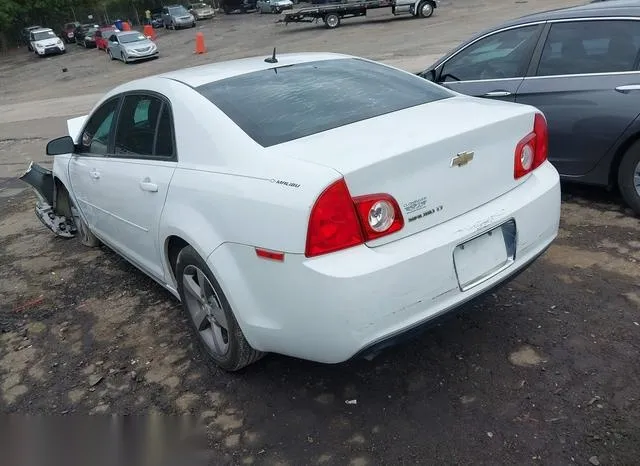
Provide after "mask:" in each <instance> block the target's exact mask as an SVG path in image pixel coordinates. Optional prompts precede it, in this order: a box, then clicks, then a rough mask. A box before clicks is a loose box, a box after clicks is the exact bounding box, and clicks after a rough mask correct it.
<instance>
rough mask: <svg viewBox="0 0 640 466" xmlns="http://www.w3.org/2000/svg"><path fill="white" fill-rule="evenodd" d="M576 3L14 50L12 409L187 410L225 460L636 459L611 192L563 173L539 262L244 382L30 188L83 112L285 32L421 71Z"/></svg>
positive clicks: (629, 315) (2, 189)
mask: <svg viewBox="0 0 640 466" xmlns="http://www.w3.org/2000/svg"><path fill="white" fill-rule="evenodd" d="M575 3H577V2H562V1H557V0H556V1H542V0H540V1H529V2H516V3H502V2H500V3H498V2H497V1H493V0H487V1H484V2H481V1H473V0H466V1H462V2H455V4H454V3H452V2H442V3H441V4H440V8H439V9H438V10H437V12H436V15H435V16H434V17H433V18H431V19H428V20H413V19H411V20H405V19H394V20H389V15H388V14H387V15H386V16H378V17H377V19H375V20H369V21H365V20H347V21H345V22H344V23H343V25H342V26H341V27H340V28H338V29H336V30H334V31H327V30H325V29H324V28H322V27H321V25H317V26H316V25H301V26H288V27H287V28H285V27H284V26H281V25H274V24H273V21H274V19H275V18H274V17H273V16H271V15H258V14H255V15H253V14H252V15H244V16H241V15H233V16H227V17H225V16H220V17H219V18H216V19H215V20H213V21H210V22H203V23H201V24H200V25H199V28H200V30H202V31H204V32H205V35H206V38H207V46H208V48H209V51H208V53H207V54H206V55H202V56H197V55H193V54H192V50H193V44H194V41H193V39H194V31H193V30H185V31H176V32H173V31H169V32H164V31H162V32H161V36H160V38H159V39H158V43H159V47H160V49H161V50H162V51H163V56H162V57H161V58H160V59H158V60H156V61H153V62H148V63H140V64H136V65H131V66H127V65H124V64H122V63H119V62H114V63H112V62H109V61H108V60H107V59H106V57H105V56H104V54H103V53H101V52H98V51H96V50H83V49H80V48H78V47H76V46H73V45H71V46H70V51H69V53H68V54H66V55H65V56H60V57H51V58H47V59H37V58H36V57H34V56H32V55H31V54H27V52H26V51H24V50H22V51H19V53H16V54H14V55H13V56H10V57H8V58H5V59H4V60H2V61H0V83H1V85H0V412H2V413H30V414H71V413H74V414H86V413H93V414H98V413H100V414H106V413H116V414H132V413H136V414H142V413H162V414H190V415H191V418H192V419H193V420H194V421H195V420H197V421H198V422H199V424H198V425H199V426H200V429H199V430H198V431H196V434H197V435H196V436H197V438H198V439H202V441H203V443H201V444H200V443H199V445H201V446H202V447H204V451H203V452H204V457H205V459H206V461H209V462H210V464H267V465H276V464H280V465H301V464H327V465H333V464H337V465H343V464H344V465H347V464H348V465H354V466H356V465H359V466H364V465H376V464H549V465H561V464H586V465H589V464H592V465H597V464H603V465H606V464H621V465H622V464H625V465H627V464H637V463H638V457H639V456H640V364H638V360H639V357H640V220H639V219H638V218H637V217H634V216H633V215H632V213H631V212H630V210H629V209H626V208H625V207H624V205H623V204H622V201H621V200H620V198H619V197H618V196H617V195H616V194H615V193H607V192H605V191H603V190H600V189H592V188H585V187H575V186H570V185H566V186H563V191H564V193H563V209H562V222H561V231H560V236H559V238H558V239H557V241H556V242H555V244H554V245H553V246H552V248H551V249H550V250H549V251H548V252H547V253H546V254H545V255H544V256H543V257H542V258H541V259H540V260H539V261H537V262H536V263H535V264H534V265H533V266H532V267H531V268H530V269H528V270H527V271H526V272H524V273H523V274H522V275H520V276H519V277H518V278H517V279H516V280H515V281H513V282H511V283H510V284H509V285H508V286H507V287H505V288H502V289H500V290H499V291H496V292H495V293H494V294H490V295H488V296H486V297H485V298H484V299H482V300H479V301H476V302H473V303H471V304H469V305H468V306H466V307H465V308H464V309H462V310H461V312H460V313H455V314H453V315H450V316H449V319H447V320H444V321H442V322H440V323H439V325H435V326H433V327H432V328H430V329H429V330H427V331H426V333H424V334H423V335H422V336H420V337H419V338H417V339H415V340H413V341H410V342H407V343H406V344H403V345H401V346H398V347H395V348H393V349H390V350H387V351H385V352H384V353H382V354H380V355H379V356H378V357H376V358H375V359H373V360H372V361H367V360H356V361H352V362H349V363H345V364H341V365H321V364H315V363H310V362H306V361H300V360H296V359H292V358H286V357H281V356H276V355H270V356H267V357H266V358H264V359H263V360H261V361H260V362H258V363H257V364H255V365H253V366H250V367H249V368H247V370H245V371H243V372H242V373H239V374H235V375H230V374H225V373H223V372H220V371H217V370H216V369H214V368H212V367H211V366H210V365H208V364H207V363H206V361H205V359H204V358H203V357H202V355H201V354H200V353H199V351H198V350H197V348H196V347H195V345H194V344H193V343H194V341H193V339H192V338H191V334H190V333H189V329H188V327H187V321H186V316H185V315H183V313H182V311H181V309H180V307H179V304H178V303H177V302H176V300H174V299H173V298H172V297H171V296H170V295H169V294H168V293H167V292H165V291H163V290H162V289H161V288H160V287H159V286H158V285H156V284H155V283H154V282H153V281H152V280H150V279H148V278H146V277H145V276H144V275H142V274H141V273H140V272H138V271H137V270H136V269H135V268H133V267H132V266H131V265H129V264H128V263H127V262H126V261H124V260H123V259H121V258H120V257H118V256H117V255H115V254H114V253H113V252H111V251H110V250H108V249H106V248H104V247H101V248H99V249H96V250H89V249H85V248H83V247H81V246H80V245H79V243H78V242H76V241H75V240H63V239H60V238H56V237H54V236H53V235H51V234H50V233H49V232H48V230H46V229H45V228H44V227H43V226H42V225H41V224H40V223H39V222H38V220H37V219H36V218H35V216H34V214H33V203H34V197H33V195H32V194H31V193H30V191H29V190H26V189H24V186H23V184H22V183H21V182H20V181H17V180H16V179H15V177H16V176H18V175H19V174H20V173H21V171H22V170H24V168H25V167H26V165H27V164H28V161H29V160H37V161H46V157H44V156H43V155H42V154H43V148H44V144H45V143H46V141H47V139H49V138H52V137H55V136H58V135H62V134H64V132H65V119H66V118H68V117H71V116H76V115H79V114H84V113H86V112H87V111H88V110H89V109H90V108H91V106H92V105H93V103H94V102H95V100H97V98H98V96H99V94H100V93H101V92H104V91H106V90H107V89H108V88H110V87H111V86H113V85H115V84H117V83H120V82H124V81H126V80H129V79H133V78H135V77H139V76H145V75H148V74H153V73H156V72H159V71H164V70H169V69H175V68H179V67H183V66H189V65H192V64H197V63H206V62H210V61H213V60H219V59H228V58H234V57H241V56H248V55H256V54H265V56H266V55H268V54H269V53H270V52H271V49H272V47H273V46H274V45H275V46H277V47H278V49H279V50H281V51H282V52H285V51H318V50H320V51H339V52H348V53H353V54H357V55H362V56H366V57H369V58H375V59H379V60H382V61H386V62H389V63H392V64H394V65H397V66H401V67H405V68H406V69H410V71H417V70H419V69H421V68H425V67H426V66H428V65H429V64H430V63H431V61H433V59H435V58H436V57H437V56H438V55H439V54H441V53H444V52H446V51H447V50H448V49H449V48H451V47H453V46H454V45H456V43H457V42H458V41H460V40H463V39H464V38H465V37H466V36H468V35H469V34H471V33H473V32H475V31H477V30H479V29H481V28H483V27H485V26H487V25H489V24H492V23H494V22H496V21H500V20H502V19H506V18H509V17H515V16H519V15H522V14H525V13H527V12H530V11H537V10H543V9H547V8H551V7H554V6H558V5H563V4H575ZM63 67H66V68H67V72H66V73H63V72H62V68H63ZM463 311H467V312H463ZM354 400H355V402H354ZM347 401H348V402H349V403H347ZM190 464H195V463H190Z"/></svg>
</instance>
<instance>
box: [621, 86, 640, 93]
mask: <svg viewBox="0 0 640 466" xmlns="http://www.w3.org/2000/svg"><path fill="white" fill-rule="evenodd" d="M616 91H618V92H622V93H623V94H626V93H627V92H629V91H640V84H627V85H626V86H618V87H616Z"/></svg>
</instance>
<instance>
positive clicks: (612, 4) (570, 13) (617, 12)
mask: <svg viewBox="0 0 640 466" xmlns="http://www.w3.org/2000/svg"><path fill="white" fill-rule="evenodd" d="M610 16H615V17H627V16H628V17H640V0H610V1H600V2H595V3H587V4H585V5H577V6H571V7H566V8H557V9H554V10H546V11H541V12H538V13H532V14H528V15H525V16H520V17H518V18H514V19H511V20H508V21H505V22H503V23H499V24H496V25H494V26H492V27H490V28H488V29H484V30H482V31H480V32H478V33H476V34H474V35H472V36H470V37H468V38H467V39H465V40H464V41H463V42H461V43H460V44H458V45H457V46H456V47H455V48H454V49H452V50H451V51H450V52H448V53H446V54H444V55H442V56H441V57H440V58H438V60H436V61H435V62H434V63H433V64H431V66H430V67H429V68H430V69H433V68H435V67H438V66H439V65H440V64H441V63H442V62H443V61H445V60H447V59H448V58H449V57H451V55H452V54H454V53H456V52H457V51H459V50H460V49H461V48H463V47H465V46H466V45H467V44H469V43H471V42H473V41H475V40H476V39H478V38H480V37H482V36H484V35H486V34H489V33H491V32H495V31H499V30H500V29H505V28H508V27H512V26H519V25H521V24H528V23H541V22H545V21H553V20H559V19H573V18H576V19H578V18H606V17H610Z"/></svg>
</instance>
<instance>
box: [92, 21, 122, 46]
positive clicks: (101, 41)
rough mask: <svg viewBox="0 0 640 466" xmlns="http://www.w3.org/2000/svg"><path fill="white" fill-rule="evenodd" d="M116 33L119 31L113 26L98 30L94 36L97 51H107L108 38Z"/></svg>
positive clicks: (102, 27)
mask: <svg viewBox="0 0 640 466" xmlns="http://www.w3.org/2000/svg"><path fill="white" fill-rule="evenodd" d="M118 31H119V29H118V28H116V27H115V26H101V27H100V28H98V30H97V31H96V34H95V38H96V47H97V48H98V49H99V50H107V46H108V45H109V40H108V39H109V36H110V35H111V34H113V33H114V32H118Z"/></svg>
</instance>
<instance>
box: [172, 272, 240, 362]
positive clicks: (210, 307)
mask: <svg viewBox="0 0 640 466" xmlns="http://www.w3.org/2000/svg"><path fill="white" fill-rule="evenodd" d="M182 286H183V288H184V296H185V301H186V303H185V304H186V306H187V309H188V310H189V315H190V316H191V321H192V322H193V325H194V326H195V328H196V330H197V331H198V333H199V334H200V337H201V338H202V341H203V342H204V344H205V345H206V346H207V347H208V348H209V350H211V351H212V352H213V353H214V354H217V355H220V356H223V355H225V354H226V353H227V352H228V351H229V323H228V321H227V314H226V313H225V311H224V309H222V304H221V302H220V299H219V298H218V294H217V293H216V291H215V289H214V288H213V285H211V282H210V281H209V279H208V278H207V276H206V275H205V274H204V272H203V271H202V270H200V269H199V268H198V267H196V266H195V265H188V266H187V267H185V269H184V273H183V275H182Z"/></svg>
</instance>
